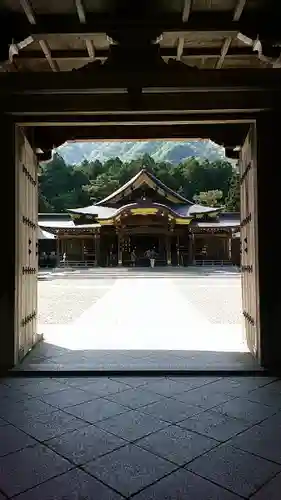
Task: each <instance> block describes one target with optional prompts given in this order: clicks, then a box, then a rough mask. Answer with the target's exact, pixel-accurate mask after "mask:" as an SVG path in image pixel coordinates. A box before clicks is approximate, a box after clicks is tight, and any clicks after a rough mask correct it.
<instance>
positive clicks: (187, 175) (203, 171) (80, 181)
mask: <svg viewBox="0 0 281 500" xmlns="http://www.w3.org/2000/svg"><path fill="white" fill-rule="evenodd" d="M144 167H145V168H147V169H148V170H150V171H151V172H152V173H153V174H154V175H156V176H157V177H158V178H159V179H160V180H161V181H162V182H164V183H165V184H166V185H167V186H169V187H170V188H172V189H173V190H175V191H177V192H178V193H180V194H182V195H183V196H184V197H186V198H187V199H189V200H191V201H196V202H199V203H202V204H205V205H209V206H225V208H226V210H229V211H237V210H239V203H240V202H239V182H238V174H237V171H236V169H235V167H234V166H233V165H232V164H231V163H229V162H228V161H226V160H225V158H222V159H217V160H215V161H210V160H208V159H205V160H203V161H202V160H200V161H199V160H198V159H196V158H194V157H190V158H188V159H186V160H184V161H182V162H179V163H177V164H173V163H171V162H167V161H156V160H155V159H154V158H152V157H151V156H150V155H148V154H145V155H143V156H142V157H139V158H136V159H133V160H127V161H122V160H121V159H120V158H119V157H113V158H110V159H108V160H106V161H105V162H101V161H99V160H95V161H89V160H86V159H85V160H84V161H83V162H82V163H78V164H74V165H69V164H67V162H66V161H65V160H64V159H63V157H62V156H61V155H60V154H59V153H58V152H56V153H54V155H53V158H52V160H51V161H50V162H48V163H45V164H42V165H41V167H40V175H39V181H40V182H39V212H63V211H65V210H66V209H67V208H75V207H82V206H86V205H90V204H91V203H95V202H97V201H98V200H100V199H102V198H104V197H106V196H108V195H109V194H110V193H112V192H113V191H115V190H116V189H117V188H118V187H120V186H122V185H123V184H124V183H125V182H127V181H128V180H129V179H130V178H131V177H133V176H134V175H136V173H137V172H138V171H139V170H140V169H141V168H144Z"/></svg>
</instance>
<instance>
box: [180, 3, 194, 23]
mask: <svg viewBox="0 0 281 500" xmlns="http://www.w3.org/2000/svg"><path fill="white" fill-rule="evenodd" d="M192 1H193V0H184V5H183V10H182V20H183V22H184V23H187V21H188V19H189V16H190V12H191V7H192Z"/></svg>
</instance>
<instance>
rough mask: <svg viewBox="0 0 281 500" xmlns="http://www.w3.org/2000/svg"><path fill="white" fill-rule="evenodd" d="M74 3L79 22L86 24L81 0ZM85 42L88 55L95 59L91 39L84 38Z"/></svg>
mask: <svg viewBox="0 0 281 500" xmlns="http://www.w3.org/2000/svg"><path fill="white" fill-rule="evenodd" d="M75 4H76V9H77V14H78V17H79V21H80V23H81V24H86V14H85V10H84V6H83V2H82V0H75ZM85 43H86V47H87V50H88V54H89V57H90V59H91V60H92V61H93V60H94V59H95V48H94V44H93V41H92V40H90V39H87V40H85Z"/></svg>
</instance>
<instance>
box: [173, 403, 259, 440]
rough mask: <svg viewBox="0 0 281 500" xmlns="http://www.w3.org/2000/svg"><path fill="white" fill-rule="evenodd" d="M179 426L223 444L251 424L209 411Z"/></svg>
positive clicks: (180, 423) (188, 419) (184, 421)
mask: <svg viewBox="0 0 281 500" xmlns="http://www.w3.org/2000/svg"><path fill="white" fill-rule="evenodd" d="M178 425H179V426H180V427H182V428H184V429H189V430H191V431H195V432H199V434H203V435H205V436H209V437H211V438H214V439H217V440H218V441H222V442H223V441H226V440H228V439H230V438H231V437H233V436H236V434H239V433H240V432H242V431H244V430H246V429H248V428H249V426H250V425H251V424H249V423H248V422H246V421H244V420H239V419H237V418H232V417H228V416H227V415H223V414H220V413H219V412H216V411H213V410H207V411H204V412H203V413H199V414H198V415H194V416H193V417H190V418H187V419H186V420H183V421H182V422H179V423H178Z"/></svg>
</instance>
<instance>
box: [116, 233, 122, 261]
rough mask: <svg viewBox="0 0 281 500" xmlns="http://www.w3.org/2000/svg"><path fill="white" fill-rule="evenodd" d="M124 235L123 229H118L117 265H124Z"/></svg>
mask: <svg viewBox="0 0 281 500" xmlns="http://www.w3.org/2000/svg"><path fill="white" fill-rule="evenodd" d="M122 249H123V235H122V233H121V231H118V233H117V265H118V266H122V265H123V255H122V253H123V251H122Z"/></svg>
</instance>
